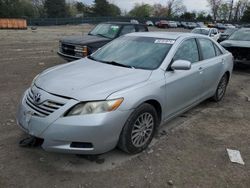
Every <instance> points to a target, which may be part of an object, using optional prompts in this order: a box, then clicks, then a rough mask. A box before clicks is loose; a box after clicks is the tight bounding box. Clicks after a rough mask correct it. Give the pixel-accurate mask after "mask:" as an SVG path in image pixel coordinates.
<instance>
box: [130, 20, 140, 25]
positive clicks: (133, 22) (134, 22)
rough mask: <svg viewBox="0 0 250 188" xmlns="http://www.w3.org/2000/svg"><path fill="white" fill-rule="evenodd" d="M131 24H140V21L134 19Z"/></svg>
mask: <svg viewBox="0 0 250 188" xmlns="http://www.w3.org/2000/svg"><path fill="white" fill-rule="evenodd" d="M130 23H132V24H139V21H138V20H135V19H133V20H130Z"/></svg>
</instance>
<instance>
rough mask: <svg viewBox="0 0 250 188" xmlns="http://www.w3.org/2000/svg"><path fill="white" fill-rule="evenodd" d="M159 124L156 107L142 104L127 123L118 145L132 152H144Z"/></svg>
mask: <svg viewBox="0 0 250 188" xmlns="http://www.w3.org/2000/svg"><path fill="white" fill-rule="evenodd" d="M158 124H159V118H158V116H157V112H156V110H155V108H154V107H153V106H152V105H150V104H147V103H144V104H142V105H140V106H139V107H138V108H136V109H135V111H134V112H133V113H132V114H131V115H130V117H129V118H128V120H127V122H126V123H125V125H124V127H123V130H122V132H121V135H120V138H119V142H118V147H119V148H120V149H121V150H123V151H125V152H127V153H130V154H136V153H140V152H142V151H143V150H145V149H146V148H147V147H148V145H149V144H150V142H151V141H152V139H153V136H154V133H155V131H156V128H157V126H158Z"/></svg>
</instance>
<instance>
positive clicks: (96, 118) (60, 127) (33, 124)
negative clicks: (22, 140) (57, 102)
mask: <svg viewBox="0 0 250 188" xmlns="http://www.w3.org/2000/svg"><path fill="white" fill-rule="evenodd" d="M27 94H28V91H26V92H25V94H24V97H23V99H22V101H21V104H20V105H19V108H18V113H17V123H18V125H19V126H20V127H21V129H22V130H24V131H25V132H26V133H28V134H29V135H32V136H35V137H38V138H42V139H44V142H43V144H42V148H43V149H44V150H46V151H53V152H63V153H73V154H101V153H105V152H107V151H110V150H112V149H113V148H115V147H116V145H117V142H118V140H119V136H120V133H121V131H122V128H123V125H124V124H125V122H126V120H127V118H128V117H129V115H130V113H131V112H132V111H131V110H130V111H120V110H119V109H117V110H116V111H113V112H108V113H100V114H91V115H83V116H71V117H64V116H63V114H65V112H66V111H67V110H68V109H70V108H71V107H72V106H74V105H75V104H77V103H78V102H79V101H76V100H74V99H71V100H69V101H68V102H67V103H66V104H65V105H64V106H62V107H61V108H60V109H58V110H56V111H55V112H53V113H51V114H50V115H48V116H46V117H39V116H36V115H34V113H33V109H32V108H30V107H29V106H28V105H27V104H26V101H25V100H26V95H27ZM73 142H77V143H91V146H92V147H82V146H81V147H79V148H77V147H71V144H72V143H73Z"/></svg>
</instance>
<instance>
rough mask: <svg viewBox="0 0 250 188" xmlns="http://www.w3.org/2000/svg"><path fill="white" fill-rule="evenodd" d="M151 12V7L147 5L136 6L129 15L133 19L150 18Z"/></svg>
mask: <svg viewBox="0 0 250 188" xmlns="http://www.w3.org/2000/svg"><path fill="white" fill-rule="evenodd" d="M152 12H153V7H152V6H150V5H149V4H136V5H135V7H134V8H133V9H132V10H131V11H130V12H129V15H130V16H133V17H150V16H151V13H152Z"/></svg>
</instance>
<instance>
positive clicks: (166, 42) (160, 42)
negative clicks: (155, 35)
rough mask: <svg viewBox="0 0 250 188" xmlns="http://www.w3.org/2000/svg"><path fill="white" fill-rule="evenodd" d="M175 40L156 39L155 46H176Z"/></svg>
mask: <svg viewBox="0 0 250 188" xmlns="http://www.w3.org/2000/svg"><path fill="white" fill-rule="evenodd" d="M174 43H175V40H166V39H156V40H155V44H174Z"/></svg>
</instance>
